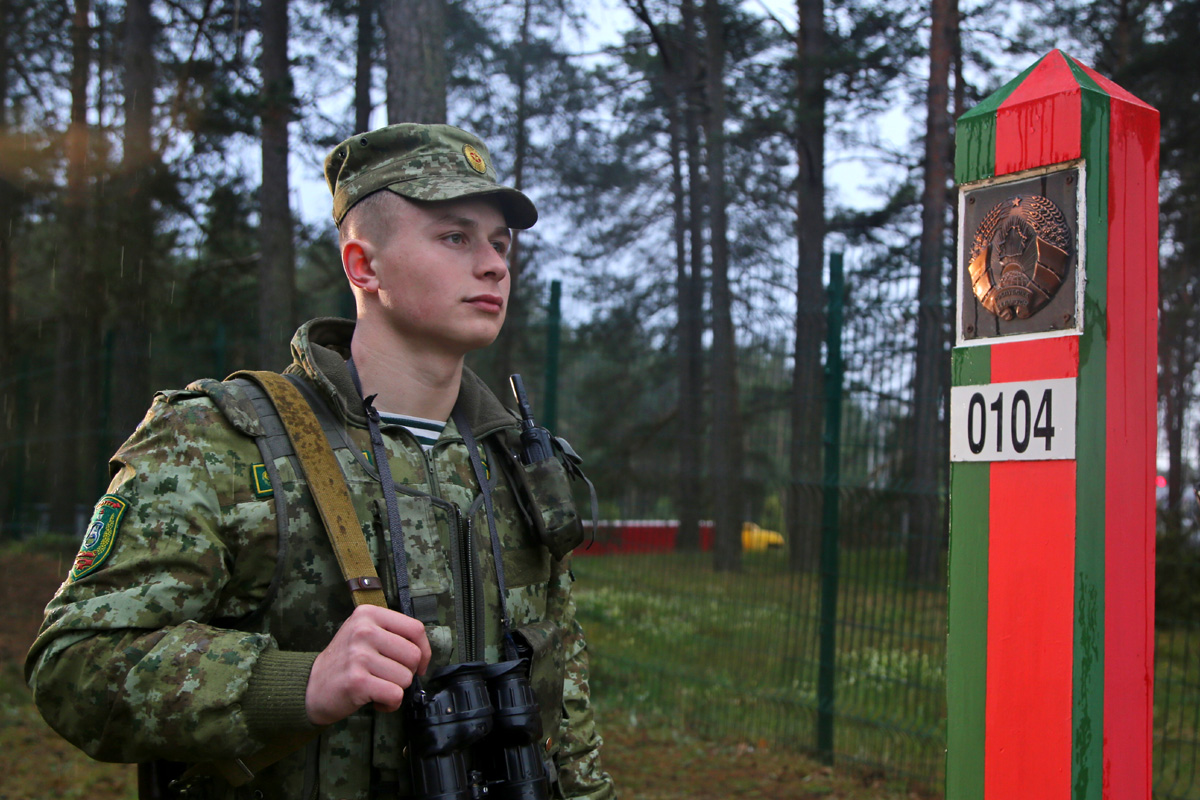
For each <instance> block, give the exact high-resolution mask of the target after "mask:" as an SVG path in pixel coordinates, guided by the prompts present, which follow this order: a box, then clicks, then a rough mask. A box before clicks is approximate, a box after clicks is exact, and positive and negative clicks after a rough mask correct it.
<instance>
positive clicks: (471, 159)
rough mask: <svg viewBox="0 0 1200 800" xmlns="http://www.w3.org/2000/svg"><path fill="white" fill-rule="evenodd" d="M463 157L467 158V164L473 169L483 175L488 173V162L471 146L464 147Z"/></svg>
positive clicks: (465, 145)
mask: <svg viewBox="0 0 1200 800" xmlns="http://www.w3.org/2000/svg"><path fill="white" fill-rule="evenodd" d="M463 155H465V156H466V157H467V163H468V164H470V165H471V169H473V170H475V171H476V172H478V173H480V174H483V173H485V172H487V162H486V161H484V160H483V156H481V155H480V154H479V151H478V150H476V149H475V148H474V147H471V145H469V144H464V145H463Z"/></svg>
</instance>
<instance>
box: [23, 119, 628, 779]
mask: <svg viewBox="0 0 1200 800" xmlns="http://www.w3.org/2000/svg"><path fill="white" fill-rule="evenodd" d="M325 175H326V178H327V180H328V183H329V187H330V190H331V192H332V193H333V216H334V220H335V222H336V223H337V225H338V229H339V241H340V246H341V254H342V264H343V267H344V269H345V273H346V276H347V278H348V280H349V281H350V286H351V290H352V291H353V293H354V296H355V299H356V303H357V320H356V321H355V322H351V321H348V320H333V319H318V320H314V321H312V322H309V323H307V324H305V325H304V326H302V327H301V328H300V330H299V331H298V332H297V333H296V335H295V337H294V338H293V340H292V355H293V358H294V360H293V363H292V364H291V366H289V367H288V368H287V370H286V371H285V376H287V378H288V380H289V381H291V383H292V384H294V385H295V386H296V387H297V388H298V389H299V390H301V392H302V394H303V396H304V397H305V399H306V400H307V402H308V406H309V407H311V409H312V412H313V413H314V414H315V415H316V417H317V419H318V420H319V421H320V423H321V426H322V429H323V430H324V432H325V434H326V437H327V439H328V442H329V446H331V447H332V448H333V449H332V453H333V455H334V456H335V457H336V460H337V464H338V467H339V469H340V473H341V474H338V475H336V476H333V477H334V478H335V479H336V481H340V482H344V484H345V486H346V487H347V489H348V490H349V495H350V499H351V501H352V504H353V509H354V513H355V516H356V517H357V519H358V522H359V524H360V525H361V528H362V533H363V537H364V538H365V539H366V544H367V546H368V551H369V554H370V560H371V561H372V562H373V563H374V566H375V567H376V568H377V574H378V575H379V576H380V578H379V579H378V580H377V581H376V583H375V584H374V585H378V584H379V582H380V581H381V582H382V589H383V595H384V596H385V597H386V600H387V603H386V605H387V607H379V606H375V605H360V606H358V607H357V608H355V607H354V605H353V601H352V598H351V595H352V591H351V590H350V589H348V588H347V583H346V576H345V575H343V573H342V572H341V570H340V568H339V564H338V556H337V554H336V553H335V552H334V545H332V544H331V541H330V535H327V534H326V530H325V526H324V525H322V522H321V518H320V515H319V513H318V510H317V508H316V507H315V505H314V500H313V492H314V491H316V489H315V488H313V489H311V490H310V487H309V485H308V483H307V482H306V480H305V477H304V475H305V473H304V470H303V468H302V465H300V464H298V462H297V454H296V452H295V451H296V449H297V446H293V444H292V442H291V440H289V438H288V436H287V435H286V434H285V433H284V432H283V428H282V426H281V423H280V421H279V418H278V416H277V415H276V413H275V406H273V405H272V403H271V401H270V400H269V399H268V396H267V394H266V393H264V391H263V390H262V389H261V388H259V386H258V384H257V383H256V382H255V381H254V380H249V379H247V378H246V377H242V378H237V379H234V380H227V381H224V382H218V381H214V380H203V381H197V382H196V383H193V384H191V385H190V386H189V387H188V388H186V389H184V390H182V391H169V392H161V393H160V394H159V395H157V396H156V398H155V401H154V404H153V406H152V407H151V409H150V411H149V412H148V413H147V415H146V418H145V419H144V420H143V421H142V423H141V424H140V425H139V426H138V428H137V430H136V431H135V432H134V433H133V435H132V436H131V437H130V439H129V440H128V441H127V442H126V443H125V444H124V445H123V446H122V447H121V448H120V450H118V452H117V453H116V454H115V455H114V456H113V458H112V461H111V471H112V474H113V479H112V482H111V484H110V486H109V489H108V493H107V494H105V495H104V496H103V497H102V498H101V499H100V501H99V503H98V504H97V506H96V510H95V513H94V515H93V518H92V522H91V524H90V525H89V526H88V531H87V533H86V535H85V538H84V542H83V546H82V548H81V550H80V553H79V556H78V557H77V558H76V561H75V563H74V565H73V566H72V568H71V571H70V574H69V575H68V577H67V580H66V582H65V583H64V584H63V585H62V586H61V587H60V588H59V591H58V593H57V594H56V595H55V597H54V599H53V600H51V602H50V604H49V606H48V607H47V609H46V618H45V621H44V623H43V626H42V629H41V632H40V634H39V636H38V638H37V640H36V641H35V643H34V645H33V647H32V649H31V650H30V653H29V656H28V660H27V665H26V674H27V678H28V680H29V683H30V685H31V686H32V688H33V691H34V697H35V699H36V701H37V704H38V707H39V708H40V709H41V712H42V714H43V715H44V716H45V718H46V720H47V721H48V722H49V723H50V724H51V725H52V726H53V727H54V728H55V730H57V731H58V732H59V733H61V734H62V735H63V736H64V737H65V738H67V739H68V740H70V741H71V742H73V743H74V744H75V745H77V746H78V747H80V748H82V749H83V750H84V751H85V752H87V753H88V754H89V755H91V756H92V757H94V758H98V759H101V760H107V761H126V762H145V763H153V768H152V769H146V770H144V774H145V775H148V776H153V778H152V780H149V781H148V782H147V784H146V785H144V786H143V787H142V791H143V794H144V795H152V796H164V797H165V796H172V795H176V796H186V797H189V798H287V799H288V800H294V799H296V798H322V799H323V800H343V799H346V800H375V799H376V798H401V797H419V796H423V795H424V796H433V795H435V794H436V796H438V797H464V798H469V797H473V796H474V797H477V796H479V793H480V792H481V787H487V782H488V781H492V780H494V776H491V774H490V773H489V774H488V775H485V776H482V777H481V775H482V773H484V772H487V770H486V769H484V767H483V766H482V764H483V762H484V761H485V760H486V759H487V758H490V756H489V755H488V754H487V753H484V752H483V751H486V750H489V749H496V748H499V747H501V746H507V745H508V744H510V742H509V741H508V740H509V739H513V737H512V736H511V735H505V736H500V737H499V738H497V737H494V736H493V737H492V738H489V739H486V740H484V743H482V744H481V743H479V742H475V743H474V744H472V745H470V747H468V746H467V745H462V747H461V748H458V749H461V750H462V751H463V752H466V753H468V755H467V756H464V758H466V759H468V760H467V761H466V762H465V763H466V766H467V768H468V771H467V772H466V774H467V776H468V777H467V780H468V782H469V783H470V784H471V786H468V787H465V788H463V789H462V792H461V793H459V794H450V793H445V794H443V793H439V792H438V791H434V789H433V788H431V786H430V785H425V788H424V790H423V791H422V788H421V785H416V784H414V780H415V781H416V782H417V784H421V782H422V781H424V779H423V778H416V779H415V778H414V777H413V775H414V773H413V772H412V771H411V769H410V767H411V765H410V763H409V762H410V761H412V760H414V759H417V760H419V759H420V758H424V756H421V754H420V753H423V752H424V750H422V748H423V747H426V745H422V744H421V742H420V741H419V740H420V739H421V737H418V738H417V739H414V733H415V731H416V725H417V723H416V722H414V721H412V720H413V719H414V717H413V716H412V715H411V714H410V715H407V716H406V715H405V713H404V712H403V711H401V712H399V713H398V712H397V710H398V709H401V707H402V704H404V703H405V699H406V697H408V695H410V694H413V693H416V694H413V697H408V699H409V701H410V703H411V702H412V701H413V700H414V699H415V698H420V697H424V696H425V695H424V694H421V693H420V692H418V689H419V688H420V687H421V686H422V685H424V686H425V687H428V688H429V690H430V693H432V692H433V691H434V689H436V688H437V687H438V686H440V685H441V684H439V681H441V680H445V681H450V680H452V677H451V676H453V675H458V676H459V677H461V675H462V674H463V673H464V670H465V672H472V670H475V668H474V667H471V668H463V667H459V666H452V665H461V664H464V663H475V662H486V663H487V664H496V663H497V662H505V661H509V660H512V659H513V657H514V654H516V655H517V656H523V657H526V658H527V659H528V663H529V664H531V666H528V667H526V666H525V664H523V665H522V667H521V670H524V669H526V668H528V670H529V680H530V683H531V684H532V686H533V688H534V690H535V694H536V697H537V701H538V705H539V707H540V716H539V715H533V717H534V720H533V721H530V720H526V721H525V722H524V723H522V724H524V725H525V727H524V728H523V729H522V730H525V731H530V730H533V731H535V732H536V733H537V734H538V735H537V738H536V748H535V750H536V753H537V754H538V759H536V760H537V761H538V762H540V764H541V765H543V766H544V767H545V769H546V777H545V778H538V777H537V770H535V771H534V772H535V775H534V778H533V779H531V780H532V782H531V784H530V786H531V787H533V788H529V789H528V791H531V792H533V793H532V794H529V793H519V794H511V795H510V794H504V793H503V791H504V790H505V787H504V786H495V785H493V786H491V787H490V788H492V789H496V790H497V791H494V792H492V794H493V795H495V794H501V796H512V797H517V796H519V797H531V798H536V797H539V796H540V797H544V796H547V795H546V791H547V789H546V788H538V787H539V786H543V787H548V791H549V792H550V796H554V797H566V798H593V799H594V800H601V799H602V798H612V797H614V796H615V793H614V790H613V786H612V781H611V779H610V778H609V776H608V775H607V774H606V773H604V772H603V770H602V769H601V768H600V764H599V747H600V738H599V736H598V735H597V733H596V730H595V726H594V723H593V718H592V711H591V705H590V701H589V696H588V683H587V653H586V649H585V644H584V640H583V637H582V632H581V631H580V628H579V626H578V624H577V623H576V621H575V606H574V602H573V601H572V599H571V584H572V582H573V580H574V578H573V576H572V574H571V572H570V569H569V566H568V561H567V559H568V558H569V555H567V553H568V552H569V549H570V547H571V546H573V544H576V543H577V540H578V535H579V534H581V532H582V528H581V526H580V524H579V521H578V514H577V513H576V512H575V509H574V506H573V504H572V502H571V500H570V491H569V489H568V488H566V486H567V482H566V478H567V476H568V474H573V473H575V471H576V470H577V463H576V461H575V460H573V459H572V456H573V453H569V448H566V449H564V448H563V447H562V446H560V445H551V449H552V451H553V452H552V453H551V457H550V458H548V459H545V460H543V461H540V462H538V463H535V464H525V463H522V460H521V457H520V453H521V447H522V441H521V438H520V432H521V425H520V421H519V419H518V418H517V417H516V416H515V415H514V414H513V413H512V412H510V411H508V410H507V409H506V408H504V406H503V405H502V404H501V403H500V402H499V401H498V400H497V398H496V397H495V395H493V394H492V393H491V392H490V391H489V390H488V389H487V388H486V387H485V386H484V385H483V384H482V382H481V381H480V380H479V379H478V378H477V377H475V376H474V375H473V374H472V373H471V372H470V371H469V370H467V369H465V368H464V366H463V358H464V356H465V355H466V353H468V352H470V351H472V350H475V349H478V348H482V347H485V346H487V345H488V344H490V343H491V342H492V341H493V340H494V339H495V337H496V335H497V334H498V333H499V331H500V327H501V325H502V323H503V321H504V317H505V311H506V309H507V304H508V294H509V273H508V267H507V262H506V255H507V253H508V250H509V247H510V245H511V234H510V229H511V228H518V229H524V228H528V227H530V226H532V225H533V224H534V222H535V221H536V220H537V211H536V209H535V208H534V206H533V203H532V202H531V201H530V200H529V199H528V198H527V197H525V195H523V194H522V193H520V192H518V191H516V190H515V189H511V188H508V187H504V186H500V185H498V184H497V183H496V178H495V170H494V168H493V166H492V162H491V159H490V157H489V155H488V152H487V150H486V148H485V147H484V145H483V143H482V142H481V141H480V140H479V139H477V138H475V137H474V136H472V135H470V134H468V133H466V132H465V131H461V130H459V129H457V128H452V127H450V126H446V125H417V124H407V123H406V124H401V125H392V126H388V127H386V128H382V129H379V130H376V131H372V132H369V133H365V134H360V135H358V136H354V137H352V138H350V139H348V140H346V141H345V142H342V143H341V144H339V145H338V146H337V147H336V148H334V150H333V151H332V152H331V153H330V155H329V157H328V158H327V159H326V162H325ZM280 408H282V406H280ZM389 472H390V477H389ZM322 477H325V476H322ZM319 482H323V481H319ZM564 532H565V534H564ZM556 537H557V538H556ZM564 537H565V539H564ZM360 545H361V543H360ZM351 583H352V584H353V581H352V582H351ZM360 584H362V585H358V586H355V587H354V588H358V589H361V588H364V586H367V588H369V584H370V581H369V580H365V581H360ZM402 609H403V610H407V611H408V612H409V613H404V612H403V611H402ZM489 669H490V670H491V671H490V672H487V671H485V672H486V674H487V675H492V674H494V673H495V669H494V668H489ZM475 671H476V672H477V671H478V670H475ZM522 674H523V673H522ZM489 680H492V678H489ZM538 729H540V731H539V730H538ZM422 736H423V734H422ZM506 737H507V738H506ZM516 738H520V737H519V736H518V737H516ZM493 742H494V744H489V743H493ZM471 748H474V749H471ZM426 749H427V748H426ZM452 749H453V748H452ZM418 751H420V752H418ZM456 752H457V750H456ZM480 753H482V755H480ZM457 757H458V756H456V758H457ZM429 759H430V761H429V763H430V764H434V766H435V767H437V768H438V769H440V768H441V767H440V766H439V765H441V764H442V762H441V761H438V760H437V758H435V757H434V756H429ZM501 760H503V759H501ZM175 762H179V765H178V766H176V763H175ZM435 762H436V763H435ZM456 763H457V762H456ZM489 763H490V762H489ZM535 766H537V765H535ZM538 768H539V769H540V768H541V767H538ZM181 772H182V773H183V774H182V777H178V776H179V774H180V773H181ZM164 776H165V777H164ZM168 784H169V785H168ZM518 789H520V787H518ZM513 791H517V790H513ZM520 791H525V789H520ZM472 792H474V794H472ZM539 793H540V794H539Z"/></svg>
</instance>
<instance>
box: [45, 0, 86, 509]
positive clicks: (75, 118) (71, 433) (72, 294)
mask: <svg viewBox="0 0 1200 800" xmlns="http://www.w3.org/2000/svg"><path fill="white" fill-rule="evenodd" d="M90 11H91V3H90V0H76V3H75V8H74V15H73V17H72V21H71V75H70V87H71V122H70V126H69V127H68V128H67V141H66V149H67V193H66V196H65V200H64V203H63V219H62V223H63V231H64V234H65V235H64V239H63V244H64V246H63V249H62V250H60V251H59V253H60V255H61V257H60V258H56V263H55V264H54V266H53V267H52V269H53V273H54V274H53V277H52V279H51V286H50V290H51V293H52V296H53V297H54V301H55V305H56V306H57V308H56V315H55V316H56V325H55V347H54V399H53V401H52V403H51V420H50V423H49V427H50V437H51V441H52V442H53V443H54V449H55V454H56V458H55V463H54V467H53V468H52V469H51V470H50V471H49V474H48V478H49V481H48V483H49V487H50V492H49V500H50V524H51V526H52V527H53V528H54V529H55V530H57V531H59V532H72V533H74V531H73V530H72V526H73V524H74V517H75V504H76V503H77V502H79V501H80V499H81V494H80V484H79V456H80V447H79V426H78V424H77V420H78V417H77V412H76V410H75V405H76V403H77V402H78V399H79V391H80V389H81V388H82V383H81V381H80V379H79V376H80V374H81V369H82V367H83V364H82V363H81V361H80V352H79V350H80V345H81V344H82V341H81V338H82V337H81V336H80V333H81V331H80V326H79V319H80V318H79V315H78V310H79V300H80V291H79V289H80V285H81V283H82V281H81V277H82V275H83V261H84V258H85V255H86V254H85V250H84V237H83V236H82V235H81V233H82V232H83V231H85V230H86V223H87V172H88V163H87V160H88V136H89V133H90V132H89V130H88V122H87V107H88V97H87V90H88V82H89V80H90V77H91V69H92V46H91V29H90V27H89V25H90V23H89V19H88V17H89V14H90ZM68 232H69V235H67V234H68Z"/></svg>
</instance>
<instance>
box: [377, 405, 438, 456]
mask: <svg viewBox="0 0 1200 800" xmlns="http://www.w3.org/2000/svg"><path fill="white" fill-rule="evenodd" d="M379 420H380V422H384V423H387V424H389V425H400V426H402V427H404V428H405V429H406V430H407V431H408V432H409V433H411V434H412V435H413V436H415V437H416V439H417V442H418V443H419V444H420V445H421V449H422V450H424V451H425V452H429V451H430V450H431V449H432V448H433V445H434V442H436V441H437V440H438V437H439V436H441V435H442V431H443V430H445V428H446V423H445V422H438V421H437V420H435V419H422V418H421V417H406V416H404V415H402V414H385V413H383V412H382V411H381V412H380V413H379Z"/></svg>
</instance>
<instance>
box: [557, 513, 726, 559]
mask: <svg viewBox="0 0 1200 800" xmlns="http://www.w3.org/2000/svg"><path fill="white" fill-rule="evenodd" d="M583 529H584V531H585V535H586V537H587V538H585V539H584V543H583V544H582V545H580V546H579V547H577V548H576V549H575V557H576V558H578V557H580V556H606V555H611V554H615V553H671V552H674V551H675V538H676V536H677V535H678V534H679V520H660V519H630V520H620V519H618V520H602V521H601V522H600V525H599V527H597V528H596V531H595V537H593V536H592V525H591V523H590V522H585V523H584V525H583ZM712 543H713V524H712V522H711V521H704V522H701V523H700V549H701V550H711V549H712Z"/></svg>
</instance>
